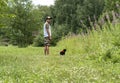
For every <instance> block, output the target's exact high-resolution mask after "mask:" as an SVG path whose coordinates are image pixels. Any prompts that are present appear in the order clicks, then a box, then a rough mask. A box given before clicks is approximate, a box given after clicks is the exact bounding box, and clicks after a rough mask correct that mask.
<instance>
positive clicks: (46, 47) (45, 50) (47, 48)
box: [44, 45, 49, 55]
mask: <svg viewBox="0 0 120 83" xmlns="http://www.w3.org/2000/svg"><path fill="white" fill-rule="evenodd" d="M44 54H45V55H49V46H47V45H46V46H45V48H44Z"/></svg>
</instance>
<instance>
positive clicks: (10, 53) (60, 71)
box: [0, 24, 120, 83]
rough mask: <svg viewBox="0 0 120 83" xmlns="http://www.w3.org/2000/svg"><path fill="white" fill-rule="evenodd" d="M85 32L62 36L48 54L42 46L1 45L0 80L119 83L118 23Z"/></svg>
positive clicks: (10, 82) (4, 82) (3, 82)
mask: <svg viewBox="0 0 120 83" xmlns="http://www.w3.org/2000/svg"><path fill="white" fill-rule="evenodd" d="M88 32H89V33H88V34H86V35H83V34H80V35H77V36H76V35H71V36H69V37H66V38H63V39H62V40H61V41H60V42H58V45H57V46H56V47H51V48H50V52H51V54H50V55H49V56H44V53H43V48H42V47H32V46H29V47H27V48H18V47H13V46H8V47H0V83H120V41H119V40H120V24H116V25H109V27H108V26H107V25H106V26H104V27H103V29H102V30H99V29H98V30H93V31H91V32H90V31H88ZM63 48H66V49H67V54H66V55H65V56H60V55H59V51H60V50H61V49H63Z"/></svg>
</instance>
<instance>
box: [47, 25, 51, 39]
mask: <svg viewBox="0 0 120 83" xmlns="http://www.w3.org/2000/svg"><path fill="white" fill-rule="evenodd" d="M46 31H47V34H48V38H49V39H50V40H51V36H50V32H49V24H46Z"/></svg>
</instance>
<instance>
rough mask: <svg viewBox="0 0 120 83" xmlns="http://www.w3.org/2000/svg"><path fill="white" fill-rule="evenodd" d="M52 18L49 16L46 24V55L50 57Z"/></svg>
mask: <svg viewBox="0 0 120 83" xmlns="http://www.w3.org/2000/svg"><path fill="white" fill-rule="evenodd" d="M51 19H52V18H51V17H50V16H48V17H47V18H46V22H45V23H44V45H45V48H44V53H45V55H49V46H50V41H51V26H50V22H51Z"/></svg>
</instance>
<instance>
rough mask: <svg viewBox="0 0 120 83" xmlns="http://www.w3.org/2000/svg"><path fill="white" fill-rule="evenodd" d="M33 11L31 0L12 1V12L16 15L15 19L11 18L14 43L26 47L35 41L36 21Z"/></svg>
mask: <svg viewBox="0 0 120 83" xmlns="http://www.w3.org/2000/svg"><path fill="white" fill-rule="evenodd" d="M31 11H32V4H31V1H30V0H19V1H18V0H14V3H12V6H11V13H12V14H14V15H15V17H14V19H12V20H11V27H12V29H11V31H12V33H11V34H12V35H11V42H12V44H16V45H18V46H20V47H24V46H27V45H29V44H31V43H32V42H33V36H32V31H33V30H34V27H33V26H34V22H33V16H32V13H31Z"/></svg>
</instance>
